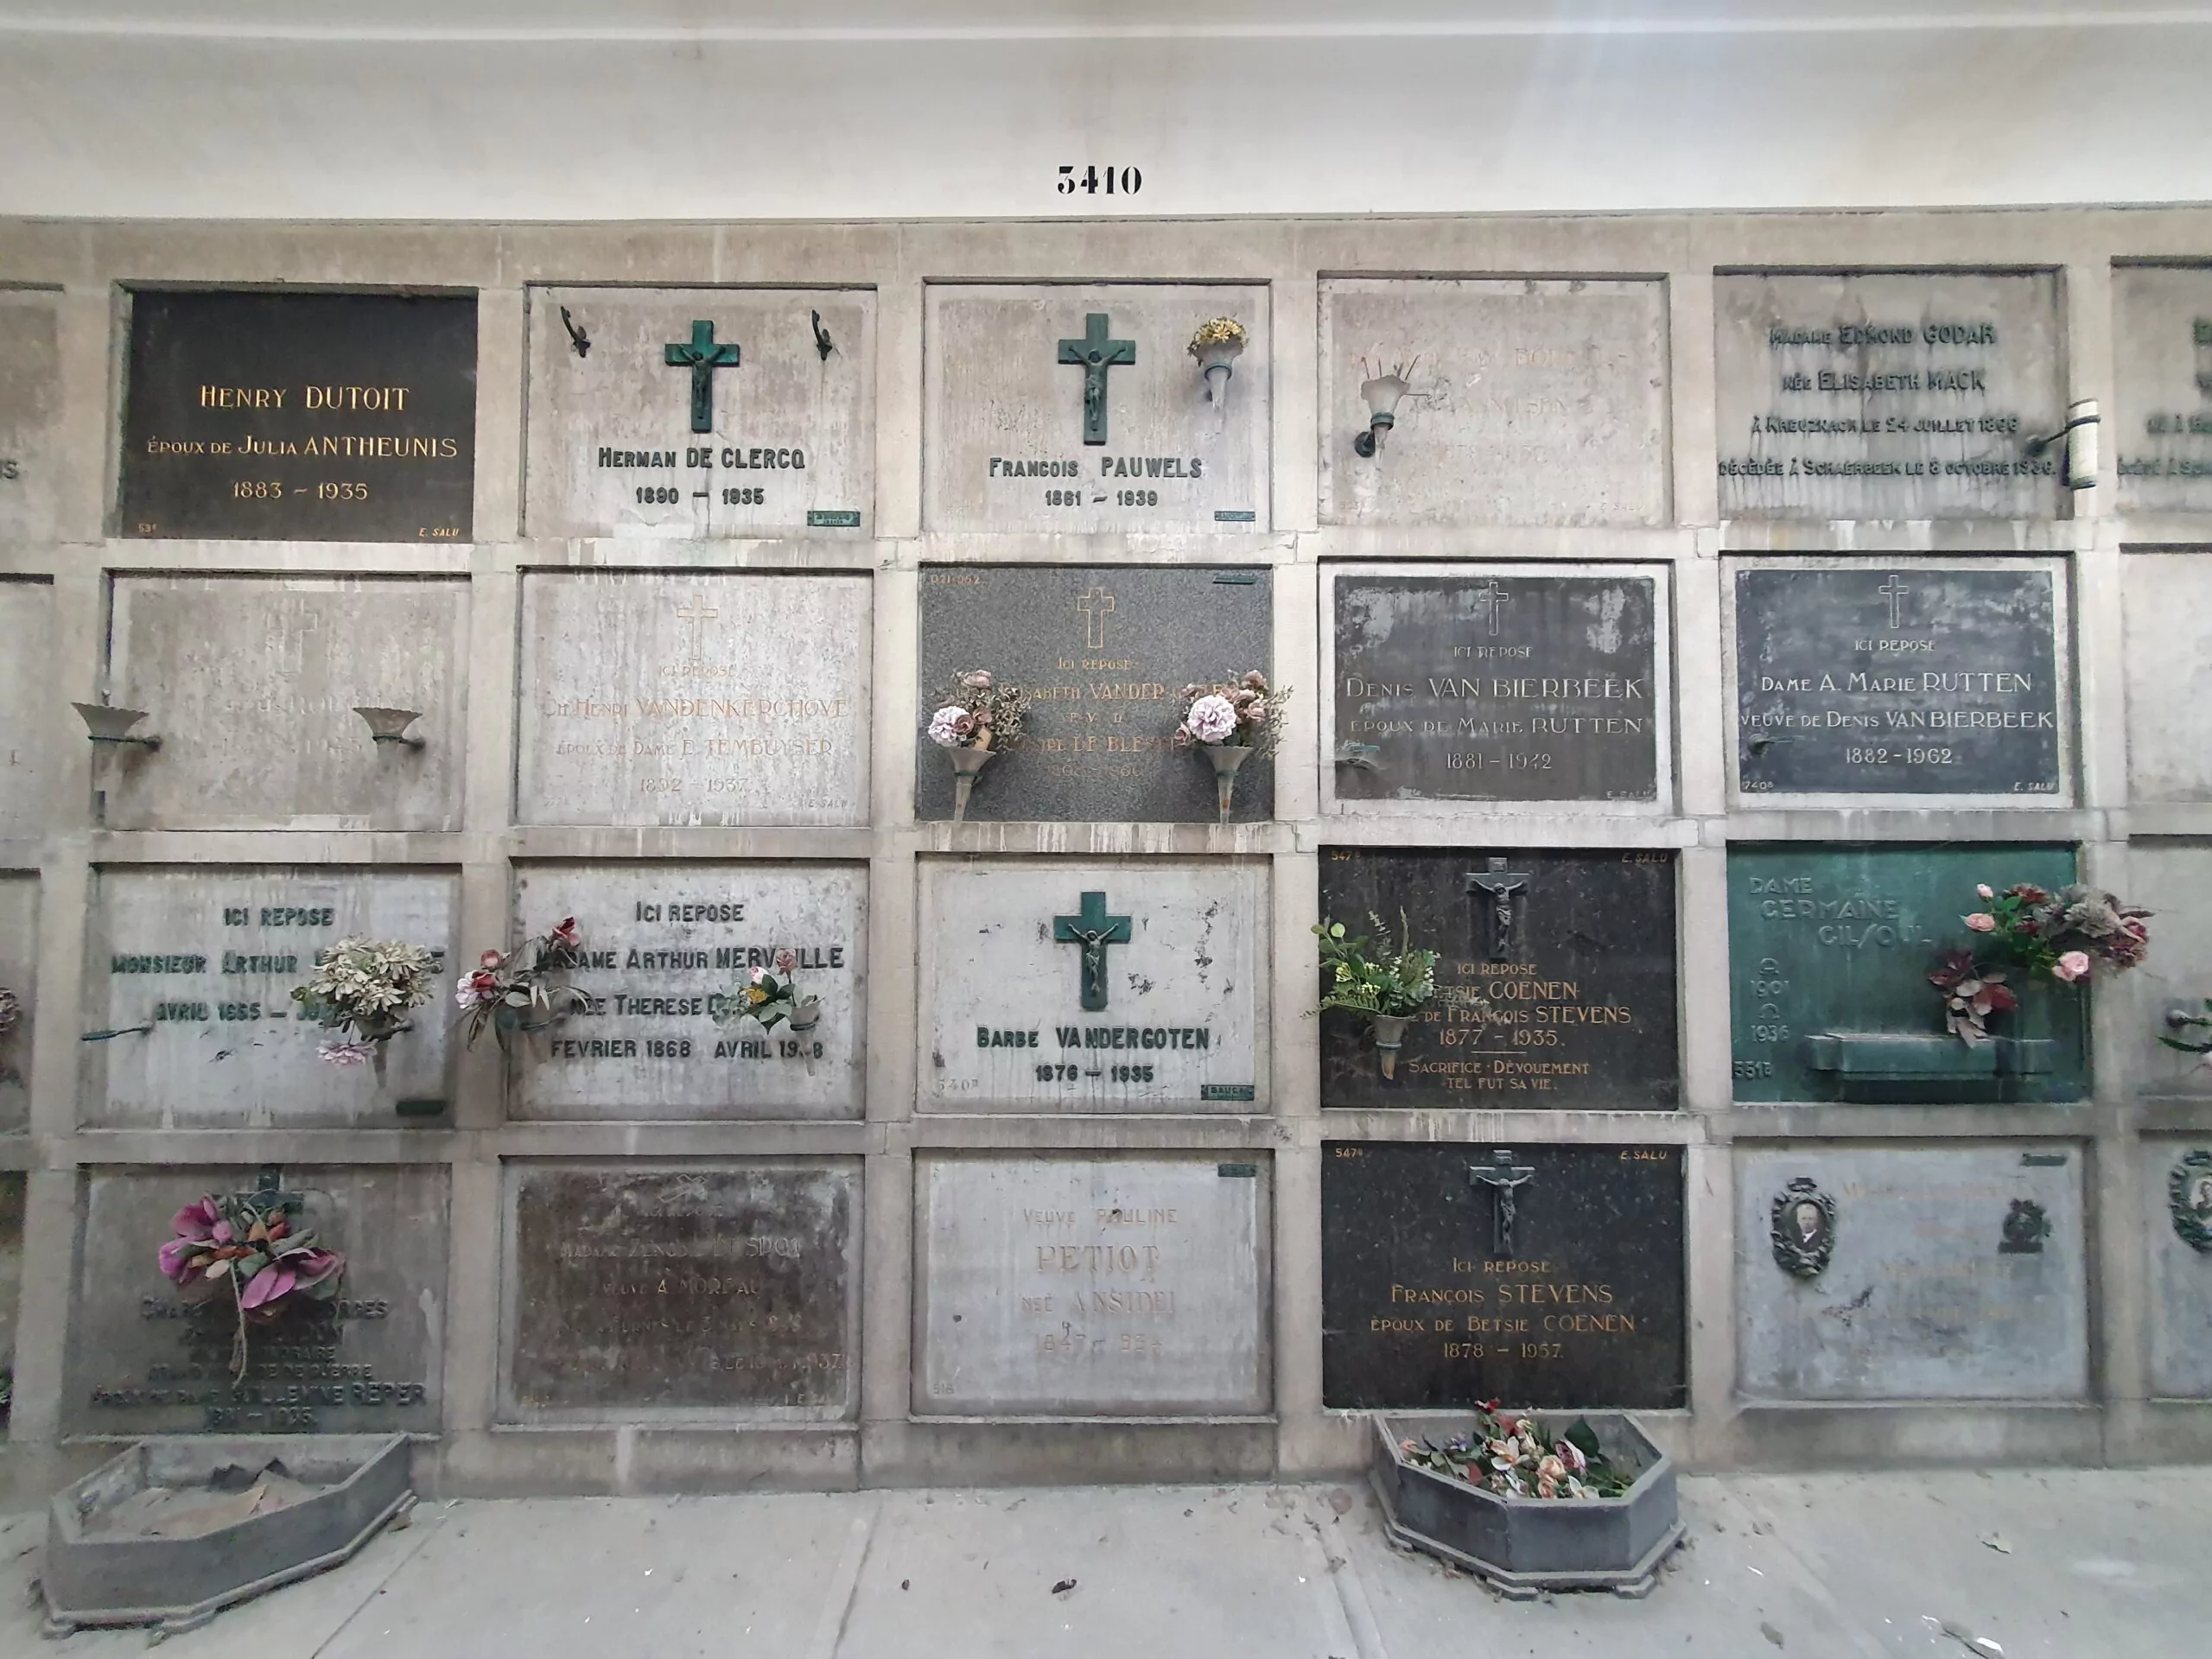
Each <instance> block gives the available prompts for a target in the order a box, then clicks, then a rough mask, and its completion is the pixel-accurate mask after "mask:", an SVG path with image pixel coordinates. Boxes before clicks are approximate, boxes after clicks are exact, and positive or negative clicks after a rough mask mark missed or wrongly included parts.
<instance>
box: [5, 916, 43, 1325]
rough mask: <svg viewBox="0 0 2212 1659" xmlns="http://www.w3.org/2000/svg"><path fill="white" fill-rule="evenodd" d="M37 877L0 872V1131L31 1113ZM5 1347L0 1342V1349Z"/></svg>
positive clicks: (27, 1118) (17, 1126)
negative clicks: (2, 995) (9, 999)
mask: <svg viewBox="0 0 2212 1659" xmlns="http://www.w3.org/2000/svg"><path fill="white" fill-rule="evenodd" d="M37 970H38V878H37V877H36V876H35V875H27V874H26V875H13V874H10V875H0V988H4V989H7V990H10V991H13V992H14V993H15V994H16V1003H17V1007H16V1020H15V1023H14V1024H13V1025H12V1026H11V1027H9V1028H8V1029H7V1030H5V1031H0V1135H5V1134H8V1133H9V1132H10V1131H11V1130H16V1129H22V1128H27V1127H28V1126H29V1122H30V1116H31V1091H30V1082H31V1021H32V1020H33V1019H34V1018H35V1014H36V1012H37V1008H38V986H37V982H36V979H35V975H36V973H37ZM6 1351H7V1349H6V1347H5V1346H4V1345H0V1353H5V1352H6Z"/></svg>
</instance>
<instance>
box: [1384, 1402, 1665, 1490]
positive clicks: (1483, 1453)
mask: <svg viewBox="0 0 2212 1659" xmlns="http://www.w3.org/2000/svg"><path fill="white" fill-rule="evenodd" d="M1498 1403H1499V1402H1497V1401H1495V1400H1492V1401H1491V1402H1488V1403H1487V1404H1485V1405H1484V1406H1483V1407H1481V1408H1480V1409H1479V1410H1478V1414H1477V1415H1476V1418H1475V1427H1474V1431H1473V1432H1472V1433H1466V1434H1454V1435H1453V1436H1452V1438H1451V1439H1450V1440H1446V1441H1444V1442H1442V1443H1441V1444H1439V1443H1438V1442H1436V1441H1434V1440H1428V1439H1427V1438H1426V1437H1424V1438H1422V1439H1421V1440H1401V1441H1399V1442H1398V1450H1399V1452H1400V1453H1401V1454H1402V1455H1403V1456H1404V1458H1405V1459H1406V1461H1407V1462H1408V1463H1410V1464H1412V1465H1414V1467H1415V1468H1417V1469H1426V1470H1427V1471H1429V1472H1431V1473H1432V1474H1438V1475H1449V1476H1451V1477H1452V1478H1456V1479H1459V1480H1464V1481H1465V1482H1466V1483H1467V1484H1469V1485H1470V1486H1479V1487H1481V1488H1482V1489H1483V1491H1486V1492H1494V1493H1496V1494H1497V1496H1498V1497H1558V1498H1584V1497H1619V1496H1620V1495H1621V1494H1622V1493H1623V1492H1625V1491H1628V1489H1629V1488H1630V1487H1631V1486H1633V1485H1634V1484H1636V1476H1635V1475H1634V1474H1633V1473H1631V1472H1630V1471H1625V1470H1620V1469H1616V1468H1614V1467H1613V1466H1612V1465H1611V1464H1610V1463H1608V1462H1607V1461H1606V1460H1605V1452H1604V1450H1603V1449H1602V1448H1601V1447H1600V1446H1599V1444H1598V1436H1597V1433H1596V1432H1595V1431H1594V1430H1592V1428H1591V1427H1590V1425H1589V1423H1588V1422H1586V1421H1584V1420H1582V1419H1580V1418H1577V1419H1576V1420H1575V1421H1573V1423H1571V1424H1569V1425H1568V1426H1567V1427H1566V1428H1565V1429H1563V1430H1561V1431H1560V1433H1556V1434H1554V1433H1551V1432H1549V1431H1548V1430H1547V1429H1546V1428H1545V1427H1543V1426H1542V1425H1541V1423H1539V1422H1537V1421H1536V1420H1535V1418H1534V1417H1531V1416H1529V1414H1527V1413H1526V1412H1511V1411H1500V1410H1499V1409H1498ZM1547 1448H1548V1449H1547Z"/></svg>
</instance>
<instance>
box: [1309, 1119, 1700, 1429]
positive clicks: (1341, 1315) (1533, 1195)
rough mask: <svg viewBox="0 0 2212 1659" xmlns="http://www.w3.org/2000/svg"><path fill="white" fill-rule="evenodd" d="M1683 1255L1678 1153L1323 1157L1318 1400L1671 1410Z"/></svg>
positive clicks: (1379, 1149)
mask: <svg viewBox="0 0 2212 1659" xmlns="http://www.w3.org/2000/svg"><path fill="white" fill-rule="evenodd" d="M1500 1150H1503V1151H1505V1152H1507V1153H1508V1154H1509V1155H1508V1156H1507V1157H1506V1158H1505V1159H1504V1160H1503V1161H1502V1162H1501V1161H1500V1160H1498V1159H1497V1156H1496V1154H1497V1152H1498V1151H1500ZM1485 1175H1488V1176H1491V1177H1494V1178H1495V1179H1497V1180H1498V1181H1499V1182H1501V1183H1502V1182H1504V1181H1513V1182H1516V1183H1518V1184H1517V1185H1514V1186H1512V1187H1511V1188H1510V1203H1509V1190H1508V1189H1507V1188H1505V1187H1504V1186H1503V1185H1491V1184H1488V1183H1487V1182H1486V1181H1485V1179H1484V1177H1485ZM1683 1248H1684V1240H1683V1222H1682V1167H1681V1148H1680V1147H1532V1146H1528V1145H1525V1144H1523V1145H1519V1146H1515V1147H1507V1148H1497V1147H1491V1146H1490V1145H1489V1144H1488V1143H1486V1142H1471V1143H1469V1144H1467V1145H1464V1146H1421V1145H1418V1144H1416V1143H1414V1142H1410V1141H1328V1142H1325V1144H1324V1145H1323V1147H1322V1159H1321V1309H1322V1311H1321V1326H1322V1337H1321V1398H1322V1402H1323V1403H1324V1404H1325V1405H1328V1406H1331V1407H1336V1408H1372V1407H1386V1408H1387V1407H1401V1408H1408V1407H1410V1408H1421V1407H1445V1406H1468V1405H1472V1404H1475V1403H1478V1402H1482V1401H1485V1400H1498V1399H1502V1400H1503V1401H1504V1402H1506V1403H1507V1404H1508V1405H1510V1406H1523V1407H1548V1406H1549V1407H1559V1406H1619V1407H1629V1408H1643V1409H1666V1408H1674V1407H1679V1406H1681V1405H1682V1404H1684V1403H1686V1402H1687V1400H1688V1388H1689V1383H1688V1370H1687V1369H1686V1367H1687V1360H1686V1357H1685V1356H1686V1350H1685V1347H1684V1334H1683V1332H1684V1284H1683V1281H1684V1266H1683V1262H1684V1256H1683Z"/></svg>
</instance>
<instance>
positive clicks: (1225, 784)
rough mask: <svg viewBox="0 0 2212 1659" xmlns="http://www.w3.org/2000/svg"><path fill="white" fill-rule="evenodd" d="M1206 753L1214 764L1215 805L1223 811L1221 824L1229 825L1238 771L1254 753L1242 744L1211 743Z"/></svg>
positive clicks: (1206, 747)
mask: <svg viewBox="0 0 2212 1659" xmlns="http://www.w3.org/2000/svg"><path fill="white" fill-rule="evenodd" d="M1205 751H1206V759H1207V760H1211V761H1212V762H1213V791H1214V803H1215V804H1216V805H1217V806H1218V807H1219V808H1220V809H1221V822H1222V823H1228V822H1229V808H1230V802H1231V801H1233V800H1234V799H1235V798H1236V769H1237V768H1238V767H1239V766H1243V764H1244V763H1245V762H1246V761H1247V760H1250V759H1251V758H1252V751H1251V749H1250V747H1249V746H1247V745H1245V744H1242V743H1209V744H1207V745H1205Z"/></svg>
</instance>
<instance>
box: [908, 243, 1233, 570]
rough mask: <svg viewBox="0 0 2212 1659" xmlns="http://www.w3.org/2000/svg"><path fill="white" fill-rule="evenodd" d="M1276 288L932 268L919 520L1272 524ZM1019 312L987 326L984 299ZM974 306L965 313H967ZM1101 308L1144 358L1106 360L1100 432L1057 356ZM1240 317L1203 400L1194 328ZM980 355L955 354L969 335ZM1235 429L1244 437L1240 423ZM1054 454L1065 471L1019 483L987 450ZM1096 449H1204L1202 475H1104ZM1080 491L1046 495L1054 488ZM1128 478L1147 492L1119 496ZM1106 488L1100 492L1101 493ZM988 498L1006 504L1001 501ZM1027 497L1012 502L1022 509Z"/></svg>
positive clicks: (1117, 336)
mask: <svg viewBox="0 0 2212 1659" xmlns="http://www.w3.org/2000/svg"><path fill="white" fill-rule="evenodd" d="M990 307H995V308H997V311H998V315H1000V316H1001V318H1007V317H1010V318H1012V319H1014V322H1015V328H1014V334H1013V336H1012V337H1009V335H1008V334H1007V333H1004V332H991V331H990V330H989V329H988V324H987V323H986V322H985V321H984V320H983V315H982V313H983V311H984V308H990ZM1273 308H1274V294H1273V291H1272V290H1271V289H1270V287H1269V285H1268V283H1266V282H1265V281H1224V282H1192V281H1183V280H1179V279H1171V280H1167V281H1147V280H1141V279H1140V280H1136V281H1126V282H1116V281H1103V282H1086V281H1062V282H1053V281H1049V280H1047V281H1042V282H1034V283H1006V282H962V281H948V282H930V283H925V284H924V286H923V289H922V381H923V385H922V525H923V528H924V529H925V531H959V532H968V533H981V534H1006V533H1013V534H1022V533H1033V534H1039V535H1054V534H1059V533H1063V532H1065V533H1071V534H1119V535H1136V536H1147V535H1160V536H1173V537H1185V536H1193V535H1221V534H1236V533H1243V534H1245V535H1250V534H1254V533H1255V532H1263V531H1267V530H1268V529H1269V528H1270V526H1271V524H1272V523H1273V508H1274V504H1273V501H1272V499H1271V498H1272V494H1273V490H1274V475H1273V469H1272V465H1271V463H1272V461H1273V457H1274V398H1273V395H1272V393H1273V385H1274V375H1273V357H1274V346H1273V334H1274V327H1273V315H1272V313H1273ZM971 312H972V313H973V314H974V315H963V314H968V313H971ZM1100 312H1103V313H1104V314H1105V315H1106V320H1107V327H1106V333H1107V337H1108V338H1109V340H1127V341H1131V342H1133V343H1134V344H1135V350H1136V360H1135V362H1134V363H1130V364H1127V365H1120V364H1116V365H1114V366H1111V367H1109V368H1108V369H1107V370H1106V388H1107V390H1106V411H1107V435H1106V442H1104V443H1103V444H1091V443H1086V442H1084V379H1085V371H1084V368H1083V366H1082V365H1080V364H1079V363H1077V362H1075V361H1072V360H1071V361H1068V362H1062V361H1060V360H1058V356H1057V348H1058V346H1059V344H1060V342H1061V341H1062V340H1076V339H1080V338H1083V337H1084V335H1085V334H1086V332H1087V330H1086V324H1087V321H1088V319H1089V318H1090V316H1091V315H1094V314H1096V313H1100ZM1221 316H1226V317H1232V318H1234V319H1235V320H1236V321H1238V322H1241V323H1243V325H1244V327H1245V329H1246V332H1247V336H1248V338H1247V340H1246V342H1245V346H1244V350H1243V353H1242V355H1240V356H1239V357H1238V358H1237V359H1236V363H1235V365H1234V372H1233V374H1232V375H1231V377H1230V383H1229V391H1228V395H1227V397H1226V398H1225V399H1223V400H1221V401H1218V402H1212V401H1209V400H1208V399H1207V397H1206V385H1205V380H1204V378H1202V377H1201V375H1200V373H1199V371H1198V361H1197V359H1194V358H1193V357H1192V356H1191V354H1190V353H1189V350H1188V349H1187V348H1188V346H1189V343H1190V340H1191V336H1192V334H1193V333H1195V332H1196V330H1197V329H1198V326H1199V325H1200V324H1201V323H1204V322H1205V321H1209V320H1210V319H1211V318H1214V317H1221ZM971 346H972V347H977V348H979V351H980V360H978V359H976V358H959V357H957V356H956V357H954V358H951V359H949V358H948V353H963V352H966V351H968V350H969V348H970V347H971ZM1240 434H1241V435H1242V437H1241V442H1240V441H1239V435H1240ZM993 456H999V457H1001V458H1003V459H1006V460H1009V461H1030V460H1036V461H1071V462H1073V463H1074V465H1075V471H1074V474H1073V475H1072V476H1051V477H1031V476H1027V475H1026V474H1025V475H1022V476H1020V477H1018V478H1016V479H1015V480H1013V481H1012V482H1008V481H1007V479H1006V478H1005V477H1004V476H1003V475H1001V476H998V477H994V476H992V475H991V473H990V468H989V463H990V460H991V458H992V457H993ZM1102 456H1111V457H1125V458H1126V457H1138V458H1141V457H1144V456H1156V457H1163V458H1173V459H1177V460H1179V461H1184V462H1185V464H1187V462H1188V461H1190V460H1191V459H1193V458H1195V459H1197V460H1198V461H1201V462H1203V463H1204V466H1205V472H1204V473H1203V474H1201V476H1200V477H1199V478H1198V479H1197V480H1192V479H1191V478H1189V477H1187V476H1185V477H1180V478H1169V477H1161V478H1155V477H1153V476H1149V475H1147V476H1145V477H1141V478H1140V477H1135V476H1128V477H1108V476H1102V474H1101V473H1100V470H1099V467H1098V461H1099V458H1100V457H1102ZM1071 490H1072V491H1074V492H1075V493H1077V494H1078V495H1079V496H1080V498H1081V499H1080V500H1079V502H1078V503H1077V504H1071V505H1051V500H1050V498H1049V497H1048V495H1047V492H1048V491H1050V492H1054V493H1066V492H1069V491H1071ZM1123 490H1135V491H1150V492H1152V493H1155V494H1157V495H1158V496H1159V498H1160V499H1159V501H1158V503H1157V504H1156V505H1148V506H1145V505H1121V504H1119V503H1118V502H1116V500H1115V499H1113V498H1114V497H1116V495H1117V494H1118V493H1119V492H1121V491H1123ZM1102 493H1103V495H1105V496H1106V497H1107V498H1108V499H1106V500H1105V501H1103V502H1101V501H1097V500H1095V499H1093V498H1094V497H1096V496H1098V495H1100V494H1102ZM995 499H996V500H997V501H999V502H1001V503H1002V504H1003V506H1002V508H1001V509H997V510H995V508H994V505H993V503H994V500H995ZM1017 508H1018V509H1019V511H1015V509H1017Z"/></svg>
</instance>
